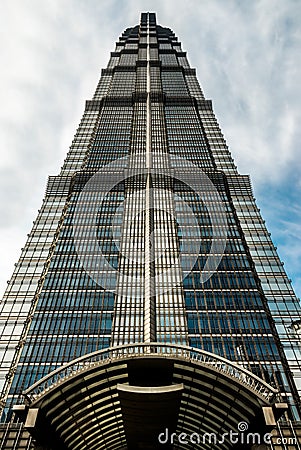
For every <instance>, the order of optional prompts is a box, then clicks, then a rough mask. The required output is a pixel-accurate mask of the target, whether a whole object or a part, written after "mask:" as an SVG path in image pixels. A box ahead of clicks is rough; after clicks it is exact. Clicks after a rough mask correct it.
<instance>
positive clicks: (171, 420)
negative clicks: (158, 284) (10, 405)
mask: <svg viewBox="0 0 301 450" xmlns="http://www.w3.org/2000/svg"><path fill="white" fill-rule="evenodd" d="M277 393H278V392H277V390H276V389H274V388H273V387H271V386H269V385H268V384H267V383H265V382H264V381H263V380H261V379H260V378H258V377H256V376H255V375H254V374H252V373H251V372H249V371H248V370H246V369H244V368H243V367H241V366H239V365H237V364H235V363H233V362H230V361H228V360H226V359H225V358H222V357H218V356H216V355H213V354H211V353H209V352H205V351H202V350H197V349H194V348H191V347H187V346H178V345H172V344H160V343H146V344H131V345H125V346H119V347H115V348H110V349H106V350H101V351H98V352H94V353H91V354H90V355H86V356H84V357H82V358H78V359H76V360H74V361H72V362H70V363H68V364H66V365H64V366H63V367H61V368H60V369H58V370H56V371H54V372H52V373H50V374H49V375H48V376H47V377H45V378H43V379H41V380H40V381H39V382H37V383H35V384H34V385H33V386H31V387H30V388H29V389H27V390H26V391H25V392H24V395H25V398H26V405H23V406H17V407H15V411H16V412H18V413H19V415H20V416H22V415H23V420H24V421H25V427H26V428H27V429H28V431H29V432H30V433H31V434H32V436H34V438H35V439H36V441H37V443H38V444H39V445H41V446H42V447H41V448H42V449H47V450H48V449H52V450H54V449H56V450H57V449H59V450H66V449H72V450H79V449H80V450H96V449H97V450H98V449H112V450H117V449H123V448H128V449H140V448H141V449H155V448H162V445H161V444H160V442H159V438H160V436H161V438H160V439H161V441H162V442H161V443H164V444H166V445H165V446H164V448H200V449H201V448H202V449H207V448H208V449H210V448H212V443H211V441H210V442H203V439H202V437H203V436H204V435H206V433H213V434H216V436H217V438H218V439H220V440H221V439H222V436H223V435H224V434H225V433H229V432H230V430H233V431H236V432H237V424H238V423H241V422H242V421H243V422H245V423H246V424H248V426H249V427H250V430H252V429H253V428H254V427H255V421H256V431H257V432H259V433H264V432H267V430H268V429H271V427H272V426H273V425H274V424H275V415H274V413H275V412H276V411H278V412H279V406H280V409H281V408H283V406H284V405H283V404H279V403H277ZM171 406H172V407H171ZM278 414H279V413H278ZM268 426H270V428H268ZM254 429H255V428H254ZM181 433H185V434H187V436H192V435H194V441H193V442H190V441H188V442H186V443H185V445H184V446H181V442H179V436H180V435H181ZM182 436H183V435H182ZM197 437H198V439H199V440H200V442H199V443H198V442H196V441H195V440H196V439H197ZM180 440H181V438H180ZM163 441H164V442H163ZM219 448H221V449H229V448H232V445H230V444H229V442H227V439H224V442H221V443H220V445H219ZM246 448H247V447H246Z"/></svg>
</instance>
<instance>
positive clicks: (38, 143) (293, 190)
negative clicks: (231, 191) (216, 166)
mask: <svg viewBox="0 0 301 450" xmlns="http://www.w3.org/2000/svg"><path fill="white" fill-rule="evenodd" d="M141 11H155V12H156V13H157V22H158V23H159V24H160V25H163V26H167V27H169V28H172V29H173V31H174V32H175V33H176V35H177V36H178V38H179V40H180V41H181V42H182V47H183V49H184V50H186V51H187V54H188V59H189V61H190V64H191V66H192V67H195V68H196V70H197V76H198V79H199V81H200V84H201V86H202V88H203V91H204V93H205V96H206V98H208V99H212V100H213V107H214V111H215V114H216V116H217V119H218V121H219V124H220V126H221V129H222V131H223V134H224V136H225V139H226V141H227V144H228V146H229V148H230V150H231V152H232V155H233V157H234V159H235V161H236V164H237V166H238V169H239V172H240V173H242V174H250V175H251V179H252V183H253V187H254V192H255V197H256V199H257V204H258V206H259V208H260V209H261V213H262V215H263V217H264V219H265V220H266V223H267V226H268V229H269V231H270V232H271V233H272V238H273V241H274V243H275V245H276V246H277V247H278V252H279V255H280V258H281V260H283V261H284V263H285V268H286V270H287V273H288V276H289V278H291V279H292V280H293V286H294V287H295V290H296V293H297V295H299V296H300V295H301V273H300V265H301V203H300V194H301V126H300V123H301V83H300V80H301V61H300V59H301V26H300V25H301V1H300V0H253V1H249V0H186V1H185V2H184V1H183V0H181V1H180V0H159V1H156V0H153V1H147V0H85V1H84V0H48V1H47V2H46V1H43V2H41V1H40V0H1V17H0V55H1V70H0V78H1V83H0V152H1V153H0V156H1V158H0V244H1V247H0V293H1V295H2V293H3V292H4V289H5V286H6V281H7V280H8V279H9V278H10V276H11V274H12V272H13V267H14V263H16V262H17V260H18V258H19V256H20V251H21V250H20V249H21V247H23V246H24V244H25V241H26V235H27V233H29V232H30V230H31V227H32V221H33V220H34V219H35V217H36V214H37V210H38V209H39V207H40V206H41V203H42V198H43V195H44V192H45V187H46V182H47V177H48V175H56V174H58V173H59V170H60V167H61V165H62V162H63V160H64V158H65V156H66V153H67V151H68V148H69V146H70V144H71V141H72V138H73V136H74V134H75V131H76V128H77V126H78V124H79V122H80V119H81V116H82V114H83V111H84V105H85V100H87V99H90V98H91V97H92V96H93V93H94V90H95V88H96V85H97V82H98V79H99V77H100V70H101V68H104V67H106V65H107V62H108V59H109V52H110V51H113V50H114V43H115V41H116V40H118V37H119V35H120V34H121V33H122V31H124V29H125V28H127V27H130V26H134V25H136V24H137V23H139V19H140V12H141Z"/></svg>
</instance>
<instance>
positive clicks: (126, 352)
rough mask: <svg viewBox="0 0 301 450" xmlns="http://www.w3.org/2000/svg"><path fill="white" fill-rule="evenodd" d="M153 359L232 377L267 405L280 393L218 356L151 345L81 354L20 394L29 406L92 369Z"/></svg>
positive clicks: (163, 345) (129, 346)
mask: <svg viewBox="0 0 301 450" xmlns="http://www.w3.org/2000/svg"><path fill="white" fill-rule="evenodd" d="M154 356H156V357H163V358H169V357H171V358H180V359H183V360H185V361H187V362H189V361H191V362H194V363H197V364H199V365H201V366H203V367H208V368H210V369H213V370H215V371H216V372H219V373H221V374H224V375H227V376H228V377H230V378H233V379H234V380H235V381H236V382H237V381H238V382H240V383H241V384H243V385H245V386H246V387H248V388H249V389H251V390H252V391H254V393H256V394H257V395H258V396H260V397H262V398H263V399H264V400H266V401H268V402H271V401H272V400H273V399H274V398H275V397H276V395H277V394H278V393H279V392H278V390H277V389H275V388H273V387H272V386H270V385H269V384H268V383H266V382H265V381H264V380H262V379H261V378H259V377H258V376H256V375H254V374H253V373H252V372H250V371H249V370H247V369H245V368H244V367H242V366H240V365H239V364H238V363H235V362H232V361H229V360H228V359H226V358H223V357H221V356H218V355H215V354H213V353H210V352H207V351H205V350H201V349H197V348H194V347H188V346H184V345H177V344H165V343H159V342H151V343H135V344H127V345H121V346H117V347H110V348H106V349H102V350H97V351H95V352H93V353H89V354H87V355H83V356H81V357H79V358H77V359H74V360H72V361H70V362H69V363H67V364H64V365H63V366H61V367H59V368H58V369H56V370H54V371H52V372H50V373H49V374H48V375H47V376H45V377H43V378H41V379H40V380H38V381H37V382H36V383H34V384H33V385H32V386H30V387H29V388H28V389H26V390H25V391H24V392H23V395H24V396H25V398H26V399H27V400H28V401H29V403H32V402H33V401H35V400H37V399H38V398H39V397H41V396H43V395H44V394H46V393H47V392H49V390H51V389H53V388H54V387H56V386H57V385H58V384H60V383H62V382H64V381H66V380H67V379H68V378H70V377H73V376H75V375H77V374H79V373H80V372H82V371H85V370H87V369H89V368H91V367H93V366H97V365H101V364H103V363H108V362H110V361H112V362H114V361H117V360H121V359H127V358H140V357H154Z"/></svg>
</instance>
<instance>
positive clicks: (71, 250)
mask: <svg viewBox="0 0 301 450" xmlns="http://www.w3.org/2000/svg"><path fill="white" fill-rule="evenodd" d="M200 173H201V174H202V176H201V178H200V176H199V174H200ZM210 258H211V259H210ZM208 261H209V262H210V261H211V262H210V264H208ZM215 262H216V264H215ZM214 264H215V266H216V267H213V266H214ZM0 308H1V313H0V327H1V328H0V336H1V344H0V390H2V399H1V406H2V408H3V412H2V419H1V420H2V425H1V427H0V438H2V443H1V444H0V449H1V450H2V449H6V450H9V449H13V448H14V449H31V448H33V445H34V443H33V440H32V438H31V437H30V436H29V435H28V433H27V432H26V431H24V429H23V427H22V424H21V423H20V421H19V419H18V417H17V416H16V414H15V413H14V412H13V409H12V407H13V406H14V405H16V404H21V403H22V402H23V396H22V392H23V391H24V390H26V389H28V388H29V387H30V386H31V385H33V384H34V383H36V382H38V381H39V380H41V379H42V378H43V377H45V376H47V375H48V374H50V373H51V372H52V371H54V370H56V369H58V368H60V367H62V365H63V364H65V363H68V362H70V361H72V360H75V359H76V358H79V357H81V356H84V355H87V354H89V353H91V352H96V351H100V350H102V349H107V348H109V347H113V348H114V346H117V345H125V344H134V343H140V344H141V343H151V342H158V343H161V344H179V345H186V346H190V347H193V348H195V349H200V350H205V351H208V352H210V353H213V354H214V355H217V356H220V357H224V358H226V359H227V360H229V361H231V362H236V363H238V365H239V367H243V368H245V369H247V370H249V371H250V372H251V373H253V374H254V375H257V376H258V377H260V378H261V379H263V380H265V381H266V382H267V383H268V384H269V385H271V386H273V387H274V388H275V389H277V390H278V392H280V393H281V399H282V402H284V403H287V404H288V410H287V412H286V413H285V416H284V417H283V418H282V422H283V423H286V424H287V423H289V424H290V427H292V428H291V429H292V430H294V428H293V426H294V425H293V424H295V423H296V424H297V423H298V421H300V415H299V414H300V390H301V355H300V348H301V340H300V339H301V325H300V323H301V322H300V321H301V318H300V305H299V303H298V300H297V298H296V296H295V294H294V292H293V289H292V287H291V284H290V281H289V280H288V277H287V275H286V273H285V271H284V269H283V264H282V263H281V261H280V260H279V257H278V255H277V252H276V249H275V247H274V245H273V243H272V241H271V238H270V234H269V233H268V231H267V229H266V226H265V223H264V221H263V219H262V217H261V215H260V212H259V209H258V207H257V206H256V203H255V199H254V197H253V193H252V188H251V184H250V180H249V177H248V176H246V175H240V174H239V173H238V171H237V169H236V166H235V165H234V162H233V159H232V158H231V155H230V152H229V150H228V147H227V145H226V143H225V140H224V138H223V135H222V133H221V130H220V128H219V125H218V123H217V120H216V118H215V116H214V113H213V110H212V104H211V101H210V100H206V99H205V97H204V95H203V92H202V90H201V88H200V85H199V83H198V80H197V78H196V73H195V70H194V69H192V68H190V65H189V63H188V60H187V57H186V52H184V51H183V50H182V48H181V44H180V43H179V42H178V40H177V37H176V36H175V35H174V33H173V32H172V31H171V30H170V29H169V28H163V27H161V26H159V25H157V24H156V17H155V14H153V13H142V15H141V22H140V25H139V26H135V27H133V28H128V29H126V31H125V32H124V33H123V34H122V36H121V37H120V39H119V41H118V42H117V43H116V48H115V50H114V52H112V53H111V57H110V60H109V63H108V66H107V68H106V69H103V71H102V75H101V78H100V81H99V83H98V86H97V88H96V91H95V94H94V97H93V99H92V100H88V101H87V102H86V107H85V112H84V114H83V118H82V120H81V122H80V125H79V128H78V130H77V132H76V134H75V137H74V140H73V142H72V145H71V147H70V150H69V152H68V155H67V157H66V159H65V161H64V164H63V167H62V170H61V173H60V174H59V175H58V176H53V177H49V181H48V185H47V189H46V194H45V198H44V200H43V203H42V207H41V209H40V210H39V212H38V216H37V219H36V221H35V222H34V225H33V228H32V231H31V233H30V235H29V236H28V240H27V242H26V245H25V247H24V249H23V250H22V254H21V257H20V259H19V261H18V263H17V264H16V267H15V271H14V273H13V276H12V278H11V280H10V282H9V284H8V287H7V290H6V292H5V295H4V298H3V301H2V303H1V306H0ZM298 390H299V393H298ZM296 426H297V425H296ZM279 427H280V426H279ZM280 428H281V427H280ZM280 428H279V430H280ZM298 445H299V444H298V443H296V444H295V447H285V446H278V447H277V446H272V447H271V448H274V449H278V448H279V449H280V448H300V446H299V447H298ZM66 448H70V449H73V448H76V447H72V445H70V446H68V447H66ZM99 448H102V447H99ZM104 448H111V447H104ZM112 448H125V447H121V446H119V447H118V446H116V447H112ZM126 448H127V447H126ZM129 448H132V447H129ZM137 448H138V447H137ZM151 448H153V447H151ZM175 448H181V447H175ZM196 448H199V447H196ZM200 448H207V447H200ZM223 448H224V447H223ZM225 448H226V447H225ZM227 448H229V447H227Z"/></svg>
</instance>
